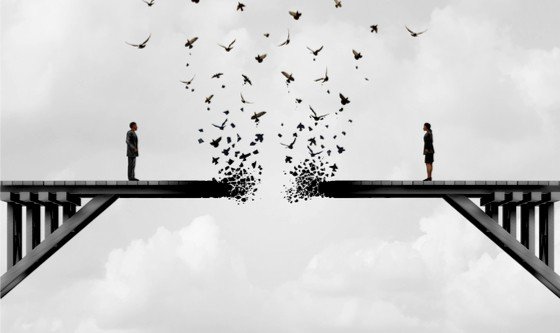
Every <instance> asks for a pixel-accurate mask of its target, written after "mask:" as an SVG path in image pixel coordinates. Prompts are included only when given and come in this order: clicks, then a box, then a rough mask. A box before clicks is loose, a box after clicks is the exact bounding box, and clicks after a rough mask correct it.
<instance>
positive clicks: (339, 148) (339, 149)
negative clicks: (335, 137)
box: [336, 145, 346, 154]
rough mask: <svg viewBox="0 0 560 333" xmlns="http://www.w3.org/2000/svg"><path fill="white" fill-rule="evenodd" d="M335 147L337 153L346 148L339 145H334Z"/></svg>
mask: <svg viewBox="0 0 560 333" xmlns="http://www.w3.org/2000/svg"><path fill="white" fill-rule="evenodd" d="M336 149H337V150H338V153H339V154H342V153H343V152H344V151H345V150H346V149H344V147H341V146H339V145H336Z"/></svg>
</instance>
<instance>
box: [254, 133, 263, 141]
mask: <svg viewBox="0 0 560 333" xmlns="http://www.w3.org/2000/svg"><path fill="white" fill-rule="evenodd" d="M255 141H257V142H263V141H264V134H261V133H257V134H255Z"/></svg>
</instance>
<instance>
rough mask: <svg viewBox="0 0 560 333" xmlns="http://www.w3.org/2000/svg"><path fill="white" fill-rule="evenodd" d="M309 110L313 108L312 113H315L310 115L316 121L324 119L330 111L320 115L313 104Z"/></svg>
mask: <svg viewBox="0 0 560 333" xmlns="http://www.w3.org/2000/svg"><path fill="white" fill-rule="evenodd" d="M309 110H311V113H313V115H310V116H309V118H311V119H313V120H315V121H320V120H323V118H325V117H326V116H327V115H328V113H327V114H323V115H320V116H318V115H317V113H316V112H315V110H313V107H311V105H310V106H309Z"/></svg>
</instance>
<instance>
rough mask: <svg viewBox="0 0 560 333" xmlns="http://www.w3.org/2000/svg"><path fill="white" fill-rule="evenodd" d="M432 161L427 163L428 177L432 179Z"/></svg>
mask: <svg viewBox="0 0 560 333" xmlns="http://www.w3.org/2000/svg"><path fill="white" fill-rule="evenodd" d="M433 168H434V167H433V164H432V163H426V171H427V172H428V178H430V179H432V170H433Z"/></svg>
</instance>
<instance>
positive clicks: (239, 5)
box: [237, 2, 245, 11]
mask: <svg viewBox="0 0 560 333" xmlns="http://www.w3.org/2000/svg"><path fill="white" fill-rule="evenodd" d="M244 9H245V4H244V3H241V2H238V3H237V10H239V11H243V10H244Z"/></svg>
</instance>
